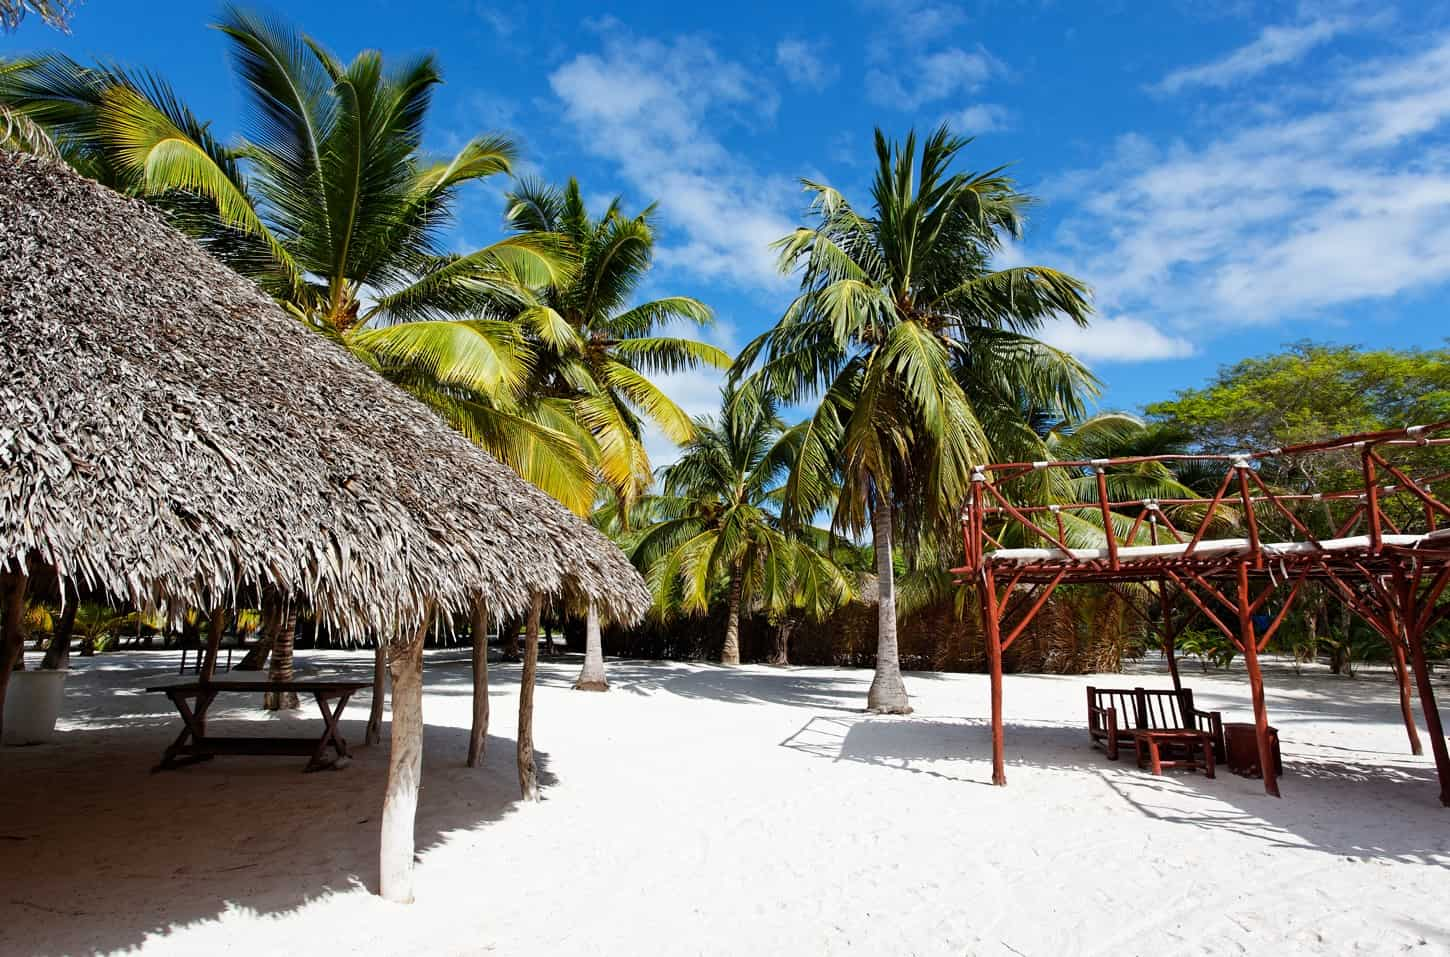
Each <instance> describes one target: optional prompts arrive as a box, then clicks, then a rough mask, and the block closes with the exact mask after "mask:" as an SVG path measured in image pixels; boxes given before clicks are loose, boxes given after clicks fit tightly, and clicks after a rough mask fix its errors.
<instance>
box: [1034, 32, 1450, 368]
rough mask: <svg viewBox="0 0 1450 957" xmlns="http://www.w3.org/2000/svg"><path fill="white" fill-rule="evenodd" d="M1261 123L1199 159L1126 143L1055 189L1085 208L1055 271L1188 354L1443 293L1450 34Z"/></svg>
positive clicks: (1291, 100) (1069, 220)
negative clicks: (1288, 325) (1193, 347)
mask: <svg viewBox="0 0 1450 957" xmlns="http://www.w3.org/2000/svg"><path fill="white" fill-rule="evenodd" d="M1254 105H1255V106H1256V107H1257V108H1259V110H1260V112H1251V111H1249V110H1244V111H1242V114H1241V115H1243V116H1244V117H1247V118H1246V119H1244V120H1242V121H1240V122H1238V123H1235V124H1230V125H1227V126H1217V127H1215V128H1214V129H1213V131H1212V133H1211V134H1210V135H1207V136H1204V137H1201V138H1199V139H1198V140H1197V141H1196V142H1189V141H1183V140H1179V141H1173V142H1167V143H1160V142H1156V141H1155V140H1153V139H1151V138H1149V137H1145V136H1142V135H1129V136H1125V137H1123V138H1122V139H1121V140H1120V141H1119V145H1118V152H1117V155H1116V156H1115V157H1113V158H1112V159H1111V160H1110V161H1109V162H1107V163H1106V164H1104V165H1103V166H1101V167H1098V168H1095V169H1091V170H1085V171H1080V172H1077V173H1075V174H1072V175H1070V176H1068V177H1066V178H1065V179H1062V180H1060V181H1058V182H1056V183H1048V184H1045V186H1044V189H1043V190H1042V192H1044V193H1045V194H1046V196H1047V199H1048V200H1049V202H1050V203H1053V204H1060V205H1059V206H1058V208H1061V205H1065V204H1067V203H1074V204H1075V209H1073V210H1072V211H1070V212H1069V213H1068V215H1067V217H1066V219H1065V221H1064V223H1063V225H1062V227H1061V229H1060V230H1059V231H1058V234H1057V238H1056V245H1057V249H1056V251H1055V252H1054V254H1053V255H1054V257H1056V258H1055V259H1054V260H1051V261H1058V262H1064V263H1065V264H1066V265H1068V266H1070V267H1071V268H1072V270H1073V271H1075V272H1076V273H1077V274H1079V275H1082V276H1084V277H1085V278H1087V279H1089V280H1090V281H1092V282H1093V283H1094V284H1095V285H1096V287H1097V294H1098V302H1099V304H1100V306H1101V307H1102V308H1103V309H1104V311H1105V313H1106V314H1107V315H1109V316H1117V315H1126V316H1131V317H1133V318H1134V319H1135V320H1139V321H1142V322H1144V323H1147V324H1149V325H1151V326H1152V327H1154V328H1156V329H1159V330H1162V331H1163V332H1164V334H1165V335H1169V336H1177V337H1186V338H1189V339H1191V340H1193V341H1202V340H1203V339H1206V338H1209V337H1212V336H1215V335H1222V334H1223V333H1224V331H1225V330H1228V329H1232V328H1234V327H1235V326H1243V325H1248V324H1255V323H1273V322H1285V321H1293V320H1307V319H1319V320H1323V319H1328V318H1337V317H1338V314H1339V313H1341V312H1342V311H1343V310H1346V309H1349V308H1351V307H1353V306H1355V305H1356V304H1361V303H1365V302H1369V301H1374V300H1387V299H1391V298H1393V297H1397V296H1404V295H1413V294H1416V293H1420V292H1424V291H1428V290H1430V289H1432V288H1435V287H1437V286H1443V285H1444V284H1446V283H1450V145H1447V142H1446V137H1445V134H1446V132H1447V126H1450V33H1446V34H1442V35H1439V36H1431V37H1427V38H1425V40H1424V42H1423V43H1422V44H1421V46H1420V52H1417V53H1413V54H1409V55H1396V56H1390V57H1385V58H1380V59H1375V60H1370V61H1367V62H1364V63H1361V64H1360V65H1358V66H1356V67H1354V68H1353V69H1347V70H1343V71H1340V72H1339V73H1337V74H1336V75H1335V77H1334V78H1333V80H1332V81H1330V82H1328V83H1326V84H1324V85H1321V86H1320V87H1318V88H1316V89H1315V90H1313V91H1312V92H1306V90H1304V89H1303V88H1294V89H1288V88H1285V89H1283V90H1280V91H1279V93H1278V95H1277V96H1276V95H1274V94H1273V93H1272V92H1271V91H1269V90H1266V89H1264V88H1262V87H1261V88H1257V89H1256V90H1255V101H1254ZM1265 116H1268V119H1265V118H1264V117H1265ZM1110 321H1111V320H1110Z"/></svg>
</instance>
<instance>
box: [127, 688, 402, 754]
mask: <svg viewBox="0 0 1450 957" xmlns="http://www.w3.org/2000/svg"><path fill="white" fill-rule="evenodd" d="M372 686H373V683H372V682H371V681H350V680H343V679H330V678H328V679H319V680H311V681H206V680H203V681H187V682H180V683H177V684H167V685H153V686H151V687H149V688H147V689H146V690H147V691H148V692H155V693H159V694H164V695H166V696H167V697H168V698H170V699H171V703H172V704H174V705H175V706H176V710H177V711H178V712H180V714H181V725H182V727H181V733H180V734H178V735H177V736H176V740H175V741H173V742H171V745H170V746H169V747H168V748H167V749H166V751H165V752H164V753H163V754H162V755H161V763H160V764H158V765H157V766H156V767H155V768H153V770H156V771H165V770H169V769H171V768H175V767H180V766H181V765H183V764H192V763H194V762H196V761H209V760H211V759H212V758H214V757H216V756H217V755H219V754H296V755H305V756H307V757H308V761H307V766H306V768H305V769H304V770H307V771H316V770H318V769H319V768H326V767H342V766H343V764H344V763H345V762H346V759H347V758H349V757H351V752H349V751H348V747H347V741H346V740H345V739H344V738H343V736H342V731H341V729H340V728H339V726H338V722H339V720H340V719H341V718H342V709H343V708H345V707H347V702H348V699H349V698H351V697H352V696H353V694H354V693H355V692H358V691H361V690H362V689H363V688H371V687H372ZM288 691H292V692H298V693H300V694H310V695H311V696H312V697H313V699H314V700H315V701H316V702H317V707H318V710H319V711H321V712H322V722H323V728H322V736H321V737H320V738H318V739H317V740H316V741H313V740H311V739H309V738H283V737H272V736H257V735H227V736H225V737H222V736H219V735H209V734H207V732H206V713H207V710H208V709H209V708H210V707H211V704H212V702H213V701H215V700H216V697H217V695H219V694H221V693H223V692H237V693H250V694H256V693H259V692H260V693H263V694H266V693H274V694H275V693H283V692H288ZM334 702H335V703H334ZM329 747H330V748H332V749H333V751H334V752H335V753H334V755H333V757H332V758H331V759H330V760H329V759H328V758H327V757H326V753H327V749H328V748H329Z"/></svg>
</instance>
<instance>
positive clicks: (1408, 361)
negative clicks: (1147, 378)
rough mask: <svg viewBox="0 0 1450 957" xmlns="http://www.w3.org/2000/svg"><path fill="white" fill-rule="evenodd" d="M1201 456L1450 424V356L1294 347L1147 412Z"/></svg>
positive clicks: (1227, 371) (1244, 364)
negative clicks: (1185, 438)
mask: <svg viewBox="0 0 1450 957" xmlns="http://www.w3.org/2000/svg"><path fill="white" fill-rule="evenodd" d="M1148 414H1149V416H1150V417H1151V418H1152V419H1154V420H1155V421H1158V422H1162V423H1169V424H1172V425H1175V426H1178V427H1180V428H1182V429H1184V430H1185V431H1186V432H1187V434H1188V435H1189V436H1190V438H1191V439H1192V441H1193V442H1194V443H1195V444H1196V445H1198V446H1200V447H1202V448H1203V449H1205V450H1207V451H1219V452H1232V451H1239V450H1253V449H1267V448H1275V447H1279V446H1284V445H1292V444H1295V443H1301V442H1311V441H1315V440H1318V439H1323V438H1327V437H1330V436H1335V435H1349V434H1353V433H1356V432H1370V431H1375V430H1377V429H1389V428H1398V427H1401V426H1405V425H1414V424H1422V423H1428V422H1438V421H1441V420H1444V419H1447V418H1450V350H1447V349H1444V348H1440V349H1423V350H1422V349H1374V350H1364V349H1359V348H1356V347H1354V346H1338V345H1318V344H1315V343H1312V342H1298V343H1294V344H1293V345H1291V346H1289V347H1288V348H1287V349H1285V350H1284V351H1282V352H1279V353H1275V354H1273V355H1268V356H1263V357H1259V358H1253V359H1244V360H1243V361H1241V362H1238V363H1236V364H1234V365H1232V366H1228V367H1226V368H1223V369H1220V370H1219V373H1218V376H1217V378H1215V379H1214V380H1213V381H1212V382H1211V383H1209V384H1208V385H1207V386H1205V387H1204V388H1201V389H1185V390H1183V391H1181V392H1179V393H1178V396H1177V397H1176V398H1174V399H1171V400H1167V401H1164V402H1156V403H1153V404H1151V405H1149V406H1148Z"/></svg>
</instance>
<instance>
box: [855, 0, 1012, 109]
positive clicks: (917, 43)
mask: <svg viewBox="0 0 1450 957" xmlns="http://www.w3.org/2000/svg"><path fill="white" fill-rule="evenodd" d="M862 6H863V7H865V9H866V10H867V11H868V12H869V13H871V14H873V15H875V17H876V19H877V21H878V22H879V23H880V24H881V28H880V29H879V30H878V31H876V32H875V33H874V35H873V36H872V39H871V41H870V42H869V43H868V45H867V59H868V61H869V62H870V67H869V69H867V71H866V78H865V83H866V98H867V99H868V100H870V101H871V102H872V103H875V104H877V105H878V106H885V107H890V108H892V109H897V110H902V111H911V110H916V109H919V108H920V107H922V106H925V105H927V104H930V103H937V102H940V101H942V100H946V99H948V98H950V97H954V96H965V95H967V94H970V93H974V92H976V91H977V90H979V89H981V88H982V86H983V85H984V84H985V83H986V82H987V81H988V80H991V79H992V78H994V77H997V76H1000V75H1003V74H1004V73H1005V72H1006V67H1005V66H1004V65H1003V64H1002V62H1001V61H1000V60H998V59H997V58H996V57H994V56H992V54H990V53H988V52H987V50H986V48H985V47H983V46H981V45H977V46H975V47H973V48H971V49H968V48H965V47H963V46H960V45H958V44H954V43H953V42H952V36H953V32H954V31H955V30H956V29H957V28H958V27H960V26H962V25H963V24H964V23H965V22H966V14H965V13H963V11H962V10H961V9H960V8H958V7H956V6H953V5H947V4H937V3H932V2H920V0H863V3H862Z"/></svg>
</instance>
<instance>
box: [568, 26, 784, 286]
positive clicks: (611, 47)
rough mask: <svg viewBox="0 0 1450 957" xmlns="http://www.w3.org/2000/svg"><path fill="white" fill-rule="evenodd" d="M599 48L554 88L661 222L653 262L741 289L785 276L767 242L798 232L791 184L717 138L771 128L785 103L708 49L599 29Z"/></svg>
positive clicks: (588, 142) (591, 145)
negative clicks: (731, 131)
mask: <svg viewBox="0 0 1450 957" xmlns="http://www.w3.org/2000/svg"><path fill="white" fill-rule="evenodd" d="M602 36H603V49H602V51H601V52H600V53H597V54H595V53H588V54H580V55H578V56H575V57H574V58H573V59H571V60H569V61H568V62H567V63H565V64H564V65H563V66H561V67H559V68H558V69H557V70H555V71H554V72H553V73H552V74H551V75H550V77H549V83H550V86H551V87H552V88H553V91H554V93H555V94H556V95H557V96H558V97H559V99H560V100H561V101H562V102H563V104H564V116H565V118H566V119H567V120H568V122H569V123H571V124H572V125H573V126H574V127H575V128H576V129H577V131H578V133H579V137H580V141H581V143H582V144H583V145H584V147H585V148H586V149H588V150H590V151H591V152H594V153H596V154H597V155H600V156H602V157H605V158H606V159H609V160H611V161H613V162H614V163H615V164H617V165H618V167H619V169H620V171H621V172H622V173H623V175H624V177H625V178H626V179H627V180H628V181H629V182H630V184H631V185H632V186H633V187H634V188H635V189H636V190H638V191H639V192H640V193H641V194H642V195H643V196H645V197H648V198H650V199H654V200H658V201H659V204H660V206H659V209H660V216H661V219H662V222H663V224H664V227H665V228H664V229H663V230H662V234H661V246H660V248H659V250H658V252H657V261H658V262H659V263H660V264H661V265H662V266H666V267H677V268H680V269H683V270H686V271H689V272H691V273H694V274H696V275H698V276H704V277H707V278H711V279H717V280H725V281H728V282H731V283H734V284H736V285H739V286H743V287H747V288H755V289H770V290H776V289H780V288H782V287H783V283H784V280H783V279H782V278H781V277H780V275H779V274H778V272H777V270H776V268H775V256H774V254H773V253H772V252H771V250H770V249H769V243H770V242H771V241H773V240H775V239H778V238H780V237H781V236H783V235H785V234H786V233H787V232H789V231H790V229H791V228H792V226H793V223H792V222H791V219H790V217H789V216H787V215H786V213H785V211H786V210H789V209H790V208H791V207H792V206H793V205H794V200H795V197H796V193H797V190H796V187H795V185H794V184H793V183H792V182H791V181H789V180H788V179H786V178H784V177H769V176H765V175H762V174H760V173H759V172H757V171H756V170H755V169H754V168H753V167H752V165H751V163H750V161H749V159H748V158H746V157H743V156H740V155H736V154H734V153H732V152H731V151H730V150H728V149H727V148H726V147H725V146H724V145H723V144H722V143H721V141H720V139H719V138H718V136H717V131H718V130H720V129H721V128H725V127H730V126H744V127H746V128H749V127H750V126H752V125H756V124H760V123H763V122H769V121H770V120H771V119H773V117H774V114H775V110H776V108H777V106H778V103H779V97H778V95H777V93H776V91H775V90H774V89H773V88H771V87H770V85H769V84H768V83H766V82H765V81H764V80H762V79H761V78H760V77H759V76H758V74H757V72H755V71H752V70H751V69H749V68H747V67H745V66H744V65H742V64H740V63H738V62H735V61H733V60H729V59H726V58H724V57H722V56H720V55H719V54H718V53H716V51H715V50H714V49H713V48H712V47H711V46H710V45H709V44H708V43H706V42H704V41H703V40H700V39H697V38H691V37H682V38H677V39H675V40H673V41H670V42H663V41H659V40H654V39H649V38H642V37H636V36H633V35H631V34H628V33H626V32H624V31H623V30H622V29H620V28H619V27H618V26H617V25H615V24H606V25H605V27H604V28H603V33H602Z"/></svg>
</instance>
